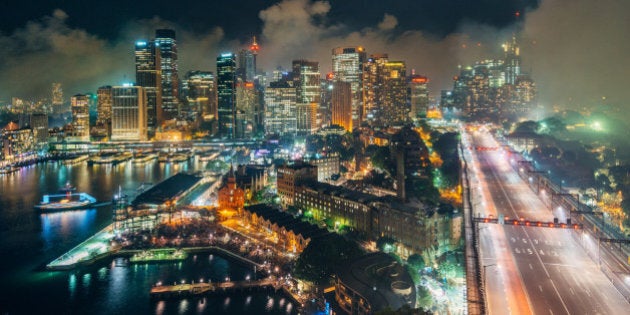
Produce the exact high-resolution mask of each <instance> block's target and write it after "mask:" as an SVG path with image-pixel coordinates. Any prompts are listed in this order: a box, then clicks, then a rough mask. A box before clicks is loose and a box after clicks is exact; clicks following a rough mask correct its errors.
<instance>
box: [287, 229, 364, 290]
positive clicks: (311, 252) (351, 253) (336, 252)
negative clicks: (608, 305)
mask: <svg viewBox="0 0 630 315" xmlns="http://www.w3.org/2000/svg"><path fill="white" fill-rule="evenodd" d="M361 255H363V250H362V249H361V248H360V247H359V245H357V243H355V242H353V241H350V240H347V239H346V238H344V237H343V236H340V235H337V234H334V233H331V234H328V235H326V236H323V237H317V238H315V239H313V240H311V241H310V242H309V243H308V246H306V248H305V249H304V251H303V252H302V253H301V254H300V257H298V259H297V261H296V263H295V269H294V270H295V276H296V277H298V278H300V279H304V280H307V281H312V282H314V283H316V284H324V283H327V282H328V280H329V279H330V277H331V276H332V275H333V274H334V271H335V270H334V269H335V266H341V265H343V264H346V263H347V262H348V261H350V260H353V259H355V258H357V257H360V256H361Z"/></svg>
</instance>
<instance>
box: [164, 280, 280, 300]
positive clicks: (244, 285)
mask: <svg viewBox="0 0 630 315" xmlns="http://www.w3.org/2000/svg"><path fill="white" fill-rule="evenodd" d="M282 287H283V285H282V281H280V280H278V279H277V278H275V277H273V276H270V277H268V278H264V279H261V280H253V281H252V280H245V281H226V282H217V283H212V282H199V283H189V284H188V283H182V284H174V285H157V286H154V287H152V288H151V297H152V298H158V299H169V298H185V297H189V296H201V295H212V294H222V293H229V292H236V291H239V292H240V291H251V290H260V289H273V290H274V291H277V290H280V289H282Z"/></svg>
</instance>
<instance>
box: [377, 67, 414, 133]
mask: <svg viewBox="0 0 630 315" xmlns="http://www.w3.org/2000/svg"><path fill="white" fill-rule="evenodd" d="M382 80H383V94H382V96H383V97H382V101H381V104H382V105H381V106H382V107H383V114H382V115H380V120H381V121H382V122H383V124H385V125H401V124H404V123H406V122H408V121H409V108H408V105H407V96H408V91H409V90H408V89H407V68H406V65H405V62H404V61H388V62H386V63H385V64H384V65H383V75H382Z"/></svg>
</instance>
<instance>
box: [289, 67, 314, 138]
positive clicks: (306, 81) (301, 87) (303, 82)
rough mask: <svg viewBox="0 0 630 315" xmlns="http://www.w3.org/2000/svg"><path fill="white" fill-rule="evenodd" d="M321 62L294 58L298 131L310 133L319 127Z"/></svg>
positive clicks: (301, 133)
mask: <svg viewBox="0 0 630 315" xmlns="http://www.w3.org/2000/svg"><path fill="white" fill-rule="evenodd" d="M320 79H321V74H320V72H319V62H317V61H308V60H293V83H294V85H295V88H296V98H297V132H298V134H299V135H309V134H312V133H313V132H315V129H316V128H317V109H318V108H319V105H320V103H321V84H320Z"/></svg>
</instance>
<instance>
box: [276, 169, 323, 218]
mask: <svg viewBox="0 0 630 315" xmlns="http://www.w3.org/2000/svg"><path fill="white" fill-rule="evenodd" d="M316 179H317V167H316V166H313V165H310V164H303V163H296V164H293V165H282V166H280V167H278V172H277V184H276V186H277V188H278V196H279V197H280V203H281V204H282V206H283V207H287V206H293V204H294V199H295V192H296V188H297V187H298V185H300V184H301V183H302V182H304V181H310V180H316Z"/></svg>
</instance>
